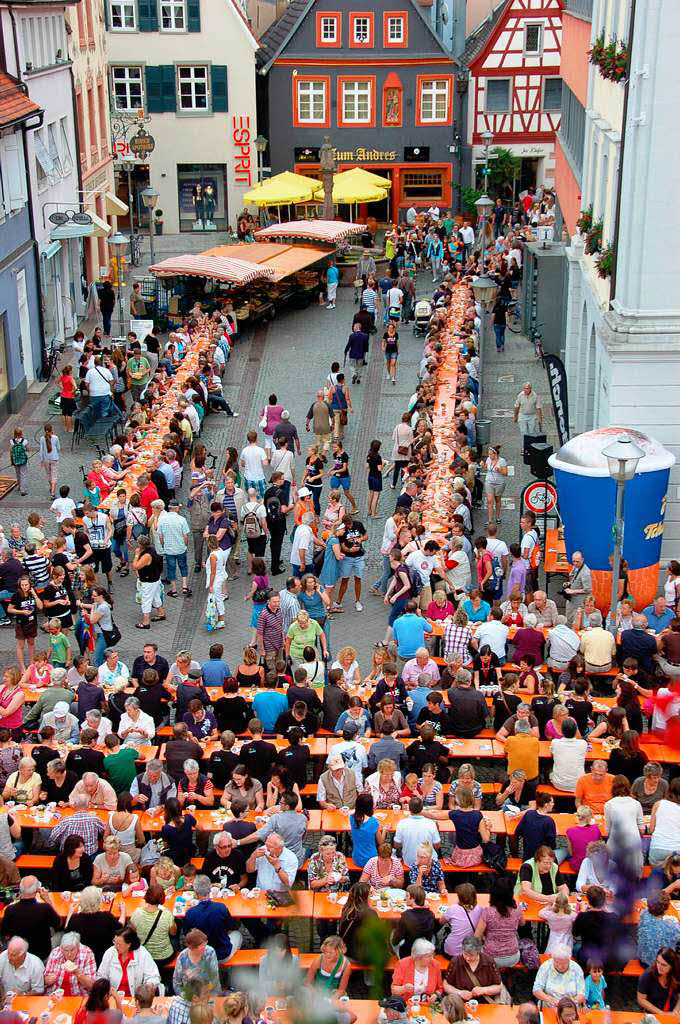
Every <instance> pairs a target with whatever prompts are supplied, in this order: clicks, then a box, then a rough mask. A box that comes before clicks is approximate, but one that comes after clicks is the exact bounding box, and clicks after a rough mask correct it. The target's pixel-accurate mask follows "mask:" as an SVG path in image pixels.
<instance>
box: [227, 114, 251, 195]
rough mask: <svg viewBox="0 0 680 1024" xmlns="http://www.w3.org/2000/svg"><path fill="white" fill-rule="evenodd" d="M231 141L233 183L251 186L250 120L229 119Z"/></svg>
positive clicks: (239, 117) (247, 118)
mask: <svg viewBox="0 0 680 1024" xmlns="http://www.w3.org/2000/svg"><path fill="white" fill-rule="evenodd" d="M231 140H232V142H233V144H234V153H235V158H234V181H235V182H236V183H237V184H238V185H251V184H252V177H253V173H252V172H253V167H252V132H251V129H250V118H249V117H243V116H236V115H234V116H233V117H232V119H231Z"/></svg>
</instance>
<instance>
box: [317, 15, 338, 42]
mask: <svg viewBox="0 0 680 1024" xmlns="http://www.w3.org/2000/svg"><path fill="white" fill-rule="evenodd" d="M338 20H339V19H338V17H337V15H335V14H324V15H322V17H321V24H320V27H319V42H320V43H337V41H338ZM327 27H332V29H333V34H332V35H327V34H326V28H327Z"/></svg>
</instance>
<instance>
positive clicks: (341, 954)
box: [305, 935, 352, 999]
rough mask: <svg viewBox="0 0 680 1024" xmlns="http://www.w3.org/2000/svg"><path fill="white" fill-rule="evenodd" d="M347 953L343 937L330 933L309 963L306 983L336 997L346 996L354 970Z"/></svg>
mask: <svg viewBox="0 0 680 1024" xmlns="http://www.w3.org/2000/svg"><path fill="white" fill-rule="evenodd" d="M346 953H347V946H346V945H345V943H344V942H343V941H342V939H341V938H340V937H339V936H338V935H329V936H328V938H327V939H325V940H324V941H323V942H322V943H321V948H320V950H319V954H318V956H315V957H314V959H313V960H312V962H311V964H310V965H309V969H308V971H307V976H306V978H305V985H311V986H313V987H315V988H317V989H320V990H321V991H322V992H324V993H325V994H327V995H329V996H332V997H334V998H336V999H339V998H340V996H344V995H345V992H346V991H347V985H348V983H349V977H350V974H351V972H352V965H351V963H350V961H349V960H348V958H347V956H346V955H345V954H346Z"/></svg>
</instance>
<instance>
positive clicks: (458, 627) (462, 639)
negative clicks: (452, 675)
mask: <svg viewBox="0 0 680 1024" xmlns="http://www.w3.org/2000/svg"><path fill="white" fill-rule="evenodd" d="M467 621H468V619H467V615H466V614H465V612H463V611H457V612H456V614H455V615H454V617H453V621H452V622H449V624H448V626H447V627H446V632H445V633H444V657H445V659H446V660H447V661H451V658H452V657H454V656H455V655H456V654H457V655H458V656H459V657H460V658H461V660H462V662H463V664H464V665H467V664H468V662H469V661H470V660H471V654H470V641H471V640H472V630H471V629H470V627H469V626H468V624H467Z"/></svg>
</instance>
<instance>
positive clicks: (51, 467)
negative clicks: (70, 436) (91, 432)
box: [38, 423, 61, 498]
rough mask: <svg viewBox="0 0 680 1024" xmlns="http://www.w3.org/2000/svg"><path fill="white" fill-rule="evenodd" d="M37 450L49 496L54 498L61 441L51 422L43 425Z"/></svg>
mask: <svg viewBox="0 0 680 1024" xmlns="http://www.w3.org/2000/svg"><path fill="white" fill-rule="evenodd" d="M38 450H39V453H40V465H41V466H42V468H43V469H44V470H45V475H46V476H47V483H48V485H49V488H50V498H56V496H57V477H58V475H59V459H60V457H61V442H60V440H59V438H58V437H57V435H56V434H55V433H54V432H53V430H52V424H51V423H46V424H45V426H44V427H43V436H42V437H41V438H40V444H39V446H38Z"/></svg>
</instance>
